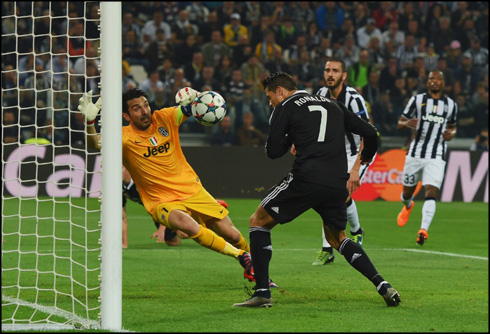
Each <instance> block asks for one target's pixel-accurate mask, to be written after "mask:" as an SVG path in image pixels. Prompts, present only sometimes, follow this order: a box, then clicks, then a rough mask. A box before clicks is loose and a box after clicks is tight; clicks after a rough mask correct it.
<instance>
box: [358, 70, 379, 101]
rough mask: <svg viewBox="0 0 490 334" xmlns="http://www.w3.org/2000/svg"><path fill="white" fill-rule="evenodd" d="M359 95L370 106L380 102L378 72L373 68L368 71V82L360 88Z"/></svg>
mask: <svg viewBox="0 0 490 334" xmlns="http://www.w3.org/2000/svg"><path fill="white" fill-rule="evenodd" d="M361 95H362V96H363V97H364V99H365V100H366V101H367V102H369V104H370V105H371V110H372V109H373V107H372V106H374V105H376V104H377V103H379V102H380V97H381V89H380V88H379V72H378V71H376V70H374V71H371V72H370V73H369V80H368V84H367V85H366V86H364V88H363V89H362V92H361Z"/></svg>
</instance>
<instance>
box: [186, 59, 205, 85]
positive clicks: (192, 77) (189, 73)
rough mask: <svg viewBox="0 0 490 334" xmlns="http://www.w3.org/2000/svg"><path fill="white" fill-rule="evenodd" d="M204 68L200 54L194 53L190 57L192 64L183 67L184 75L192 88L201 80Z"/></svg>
mask: <svg viewBox="0 0 490 334" xmlns="http://www.w3.org/2000/svg"><path fill="white" fill-rule="evenodd" d="M203 68H204V63H203V56H202V53H201V52H199V51H198V52H194V54H193V55H192V62H190V63H188V64H187V65H185V67H184V75H185V77H186V79H187V80H189V81H190V82H191V84H192V86H193V87H194V84H195V83H197V82H198V81H199V80H201V77H202V70H203Z"/></svg>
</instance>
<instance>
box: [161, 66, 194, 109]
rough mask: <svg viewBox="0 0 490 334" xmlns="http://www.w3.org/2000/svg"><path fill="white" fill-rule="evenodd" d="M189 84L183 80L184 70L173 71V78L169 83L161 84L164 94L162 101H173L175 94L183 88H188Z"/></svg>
mask: <svg viewBox="0 0 490 334" xmlns="http://www.w3.org/2000/svg"><path fill="white" fill-rule="evenodd" d="M190 86H191V83H190V82H189V81H188V80H187V79H186V78H185V76H184V70H183V69H182V68H177V69H175V71H174V77H173V78H171V79H170V80H169V81H166V82H164V83H163V87H164V88H163V92H164V94H165V98H164V100H165V101H167V102H169V101H175V94H177V92H178V91H179V90H180V89H181V88H184V87H190Z"/></svg>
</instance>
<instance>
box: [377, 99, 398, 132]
mask: <svg viewBox="0 0 490 334" xmlns="http://www.w3.org/2000/svg"><path fill="white" fill-rule="evenodd" d="M371 109H372V110H373V113H375V117H374V125H375V126H376V128H377V129H378V131H379V132H380V134H381V135H382V136H399V134H398V130H397V129H396V124H397V120H398V117H399V115H400V113H399V112H397V111H396V110H395V109H394V108H393V104H392V103H391V101H390V93H389V91H388V90H387V91H385V92H383V93H381V95H380V97H379V102H378V103H374V105H373V107H372V108H371Z"/></svg>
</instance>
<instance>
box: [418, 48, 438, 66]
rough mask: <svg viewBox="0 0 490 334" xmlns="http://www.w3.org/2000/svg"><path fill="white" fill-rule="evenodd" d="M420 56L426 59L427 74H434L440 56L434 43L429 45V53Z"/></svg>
mask: <svg viewBox="0 0 490 334" xmlns="http://www.w3.org/2000/svg"><path fill="white" fill-rule="evenodd" d="M420 56H421V57H423V58H424V65H425V70H426V71H427V72H432V71H433V70H435V69H436V68H437V62H438V59H439V55H438V54H437V53H436V50H435V47H434V43H429V45H427V51H426V52H425V53H423V54H421V55H420Z"/></svg>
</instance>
